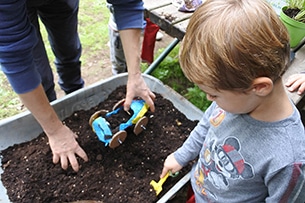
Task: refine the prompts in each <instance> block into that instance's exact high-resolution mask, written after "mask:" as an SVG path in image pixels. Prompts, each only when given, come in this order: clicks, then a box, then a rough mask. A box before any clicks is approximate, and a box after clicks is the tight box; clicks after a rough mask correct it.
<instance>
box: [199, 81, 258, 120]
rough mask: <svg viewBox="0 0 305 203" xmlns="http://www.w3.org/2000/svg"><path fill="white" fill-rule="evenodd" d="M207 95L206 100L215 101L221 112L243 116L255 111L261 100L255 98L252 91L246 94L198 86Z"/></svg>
mask: <svg viewBox="0 0 305 203" xmlns="http://www.w3.org/2000/svg"><path fill="white" fill-rule="evenodd" d="M198 87H199V88H200V89H201V90H202V91H204V92H205V93H206V95H207V99H208V100H210V101H215V102H216V103H217V105H218V106H219V107H220V108H222V109H223V110H225V111H227V112H230V113H234V114H245V113H250V112H252V111H253V110H255V109H256V108H257V107H258V106H259V104H260V101H261V99H260V98H259V97H257V95H256V94H255V92H254V91H252V90H253V89H250V90H248V91H246V92H237V91H229V90H216V89H213V88H210V87H208V86H205V85H198Z"/></svg>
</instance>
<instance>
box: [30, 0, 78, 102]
mask: <svg viewBox="0 0 305 203" xmlns="http://www.w3.org/2000/svg"><path fill="white" fill-rule="evenodd" d="M78 6H79V0H27V10H28V16H29V19H30V21H31V23H32V24H33V25H34V27H35V28H36V31H37V37H38V43H37V44H36V46H35V47H34V50H33V57H34V62H35V66H36V67H37V69H38V71H39V73H40V75H41V79H42V85H43V87H44V90H45V92H46V94H47V96H48V99H49V101H53V100H55V99H56V93H55V90H54V86H55V85H54V78H53V73H52V70H51V67H50V63H49V60H48V56H47V54H46V50H45V46H44V43H43V40H42V37H41V33H40V26H39V21H38V18H40V20H41V22H42V23H43V24H44V25H45V28H46V30H47V33H48V40H49V42H50V45H51V48H52V51H53V53H54V55H55V61H54V64H55V66H56V70H57V73H58V77H59V80H58V84H59V86H60V87H61V89H62V90H63V91H64V92H65V93H66V94H69V93H71V92H73V91H75V90H77V89H80V88H82V87H83V86H84V81H83V79H82V77H81V61H80V56H81V51H82V48H81V43H80V40H79V36H78V30H77V29H78V17H77V15H78Z"/></svg>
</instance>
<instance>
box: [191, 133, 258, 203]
mask: <svg viewBox="0 0 305 203" xmlns="http://www.w3.org/2000/svg"><path fill="white" fill-rule="evenodd" d="M208 137H213V138H215V137H216V136H208ZM240 147H241V146H240V143H239V140H238V139H237V138H236V137H228V138H226V139H225V141H224V143H217V140H216V139H213V140H210V141H209V140H206V141H205V144H204V149H203V151H202V153H201V157H200V158H201V160H202V161H201V162H200V163H198V166H197V169H196V170H195V178H196V183H197V187H198V188H197V189H198V191H201V193H202V194H203V195H207V196H209V198H214V199H215V200H217V197H216V195H215V194H212V193H211V192H210V191H208V190H207V189H206V188H207V187H206V186H208V187H215V188H217V189H221V190H227V189H228V187H229V184H230V183H229V181H232V180H235V179H251V178H253V177H254V172H253V167H252V166H251V165H250V164H249V163H247V162H246V161H245V159H244V158H243V156H242V154H241V153H240ZM204 184H206V185H204Z"/></svg>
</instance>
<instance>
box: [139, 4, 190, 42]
mask: <svg viewBox="0 0 305 203" xmlns="http://www.w3.org/2000/svg"><path fill="white" fill-rule="evenodd" d="M171 2H172V1H171V0H155V1H152V0H145V1H144V7H145V8H146V12H145V15H146V17H149V18H150V20H151V21H152V22H153V23H155V24H157V25H158V26H159V27H160V28H161V29H162V30H163V31H165V32H166V33H167V34H168V35H170V36H172V37H175V38H178V39H179V40H182V38H183V36H184V34H185V28H186V26H187V24H188V20H189V18H190V17H191V15H192V13H184V12H180V11H178V8H177V7H176V6H174V5H173V4H172V3H171ZM183 21H186V23H183Z"/></svg>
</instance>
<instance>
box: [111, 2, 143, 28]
mask: <svg viewBox="0 0 305 203" xmlns="http://www.w3.org/2000/svg"><path fill="white" fill-rule="evenodd" d="M108 3H111V4H112V6H113V14H114V18H115V21H116V24H117V27H118V30H125V29H129V28H139V29H143V28H144V24H143V20H144V7H143V1H141V0H108Z"/></svg>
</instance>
